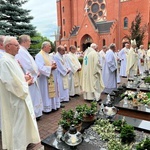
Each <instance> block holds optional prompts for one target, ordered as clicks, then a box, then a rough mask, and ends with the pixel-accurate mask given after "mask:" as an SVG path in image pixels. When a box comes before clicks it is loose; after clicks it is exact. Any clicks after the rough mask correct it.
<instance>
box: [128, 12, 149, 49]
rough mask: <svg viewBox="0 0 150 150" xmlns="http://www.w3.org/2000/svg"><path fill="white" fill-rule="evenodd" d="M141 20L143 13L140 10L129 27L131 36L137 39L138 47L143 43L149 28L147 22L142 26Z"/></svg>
mask: <svg viewBox="0 0 150 150" xmlns="http://www.w3.org/2000/svg"><path fill="white" fill-rule="evenodd" d="M141 22H142V15H141V13H140V12H137V14H136V17H135V19H134V20H133V21H132V23H131V28H130V29H129V32H130V36H129V38H130V39H132V40H133V39H135V40H136V43H137V46H138V47H139V46H140V45H142V44H143V40H144V34H145V32H146V30H147V26H146V24H145V25H143V26H141Z"/></svg>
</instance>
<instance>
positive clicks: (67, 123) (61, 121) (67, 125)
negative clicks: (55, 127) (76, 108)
mask: <svg viewBox="0 0 150 150" xmlns="http://www.w3.org/2000/svg"><path fill="white" fill-rule="evenodd" d="M59 124H60V125H61V126H62V127H63V129H65V130H68V129H69V128H70V126H71V124H70V122H68V121H67V120H63V119H61V120H60V121H59Z"/></svg>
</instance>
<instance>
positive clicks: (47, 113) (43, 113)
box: [43, 111, 51, 114]
mask: <svg viewBox="0 0 150 150" xmlns="http://www.w3.org/2000/svg"><path fill="white" fill-rule="evenodd" d="M50 113H51V111H49V112H45V111H43V114H50Z"/></svg>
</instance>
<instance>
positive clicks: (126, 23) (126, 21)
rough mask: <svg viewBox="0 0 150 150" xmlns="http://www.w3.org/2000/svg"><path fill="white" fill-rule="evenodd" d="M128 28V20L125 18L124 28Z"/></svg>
mask: <svg viewBox="0 0 150 150" xmlns="http://www.w3.org/2000/svg"><path fill="white" fill-rule="evenodd" d="M127 27H128V18H127V17H125V18H124V28H127Z"/></svg>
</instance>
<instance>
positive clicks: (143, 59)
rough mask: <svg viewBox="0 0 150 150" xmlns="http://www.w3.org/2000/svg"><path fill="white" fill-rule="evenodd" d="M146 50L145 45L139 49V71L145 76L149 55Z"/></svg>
mask: <svg viewBox="0 0 150 150" xmlns="http://www.w3.org/2000/svg"><path fill="white" fill-rule="evenodd" d="M146 55H147V54H146V50H145V49H144V45H140V49H138V67H139V73H140V74H141V75H142V76H143V75H144V71H145V70H147V56H146Z"/></svg>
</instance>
